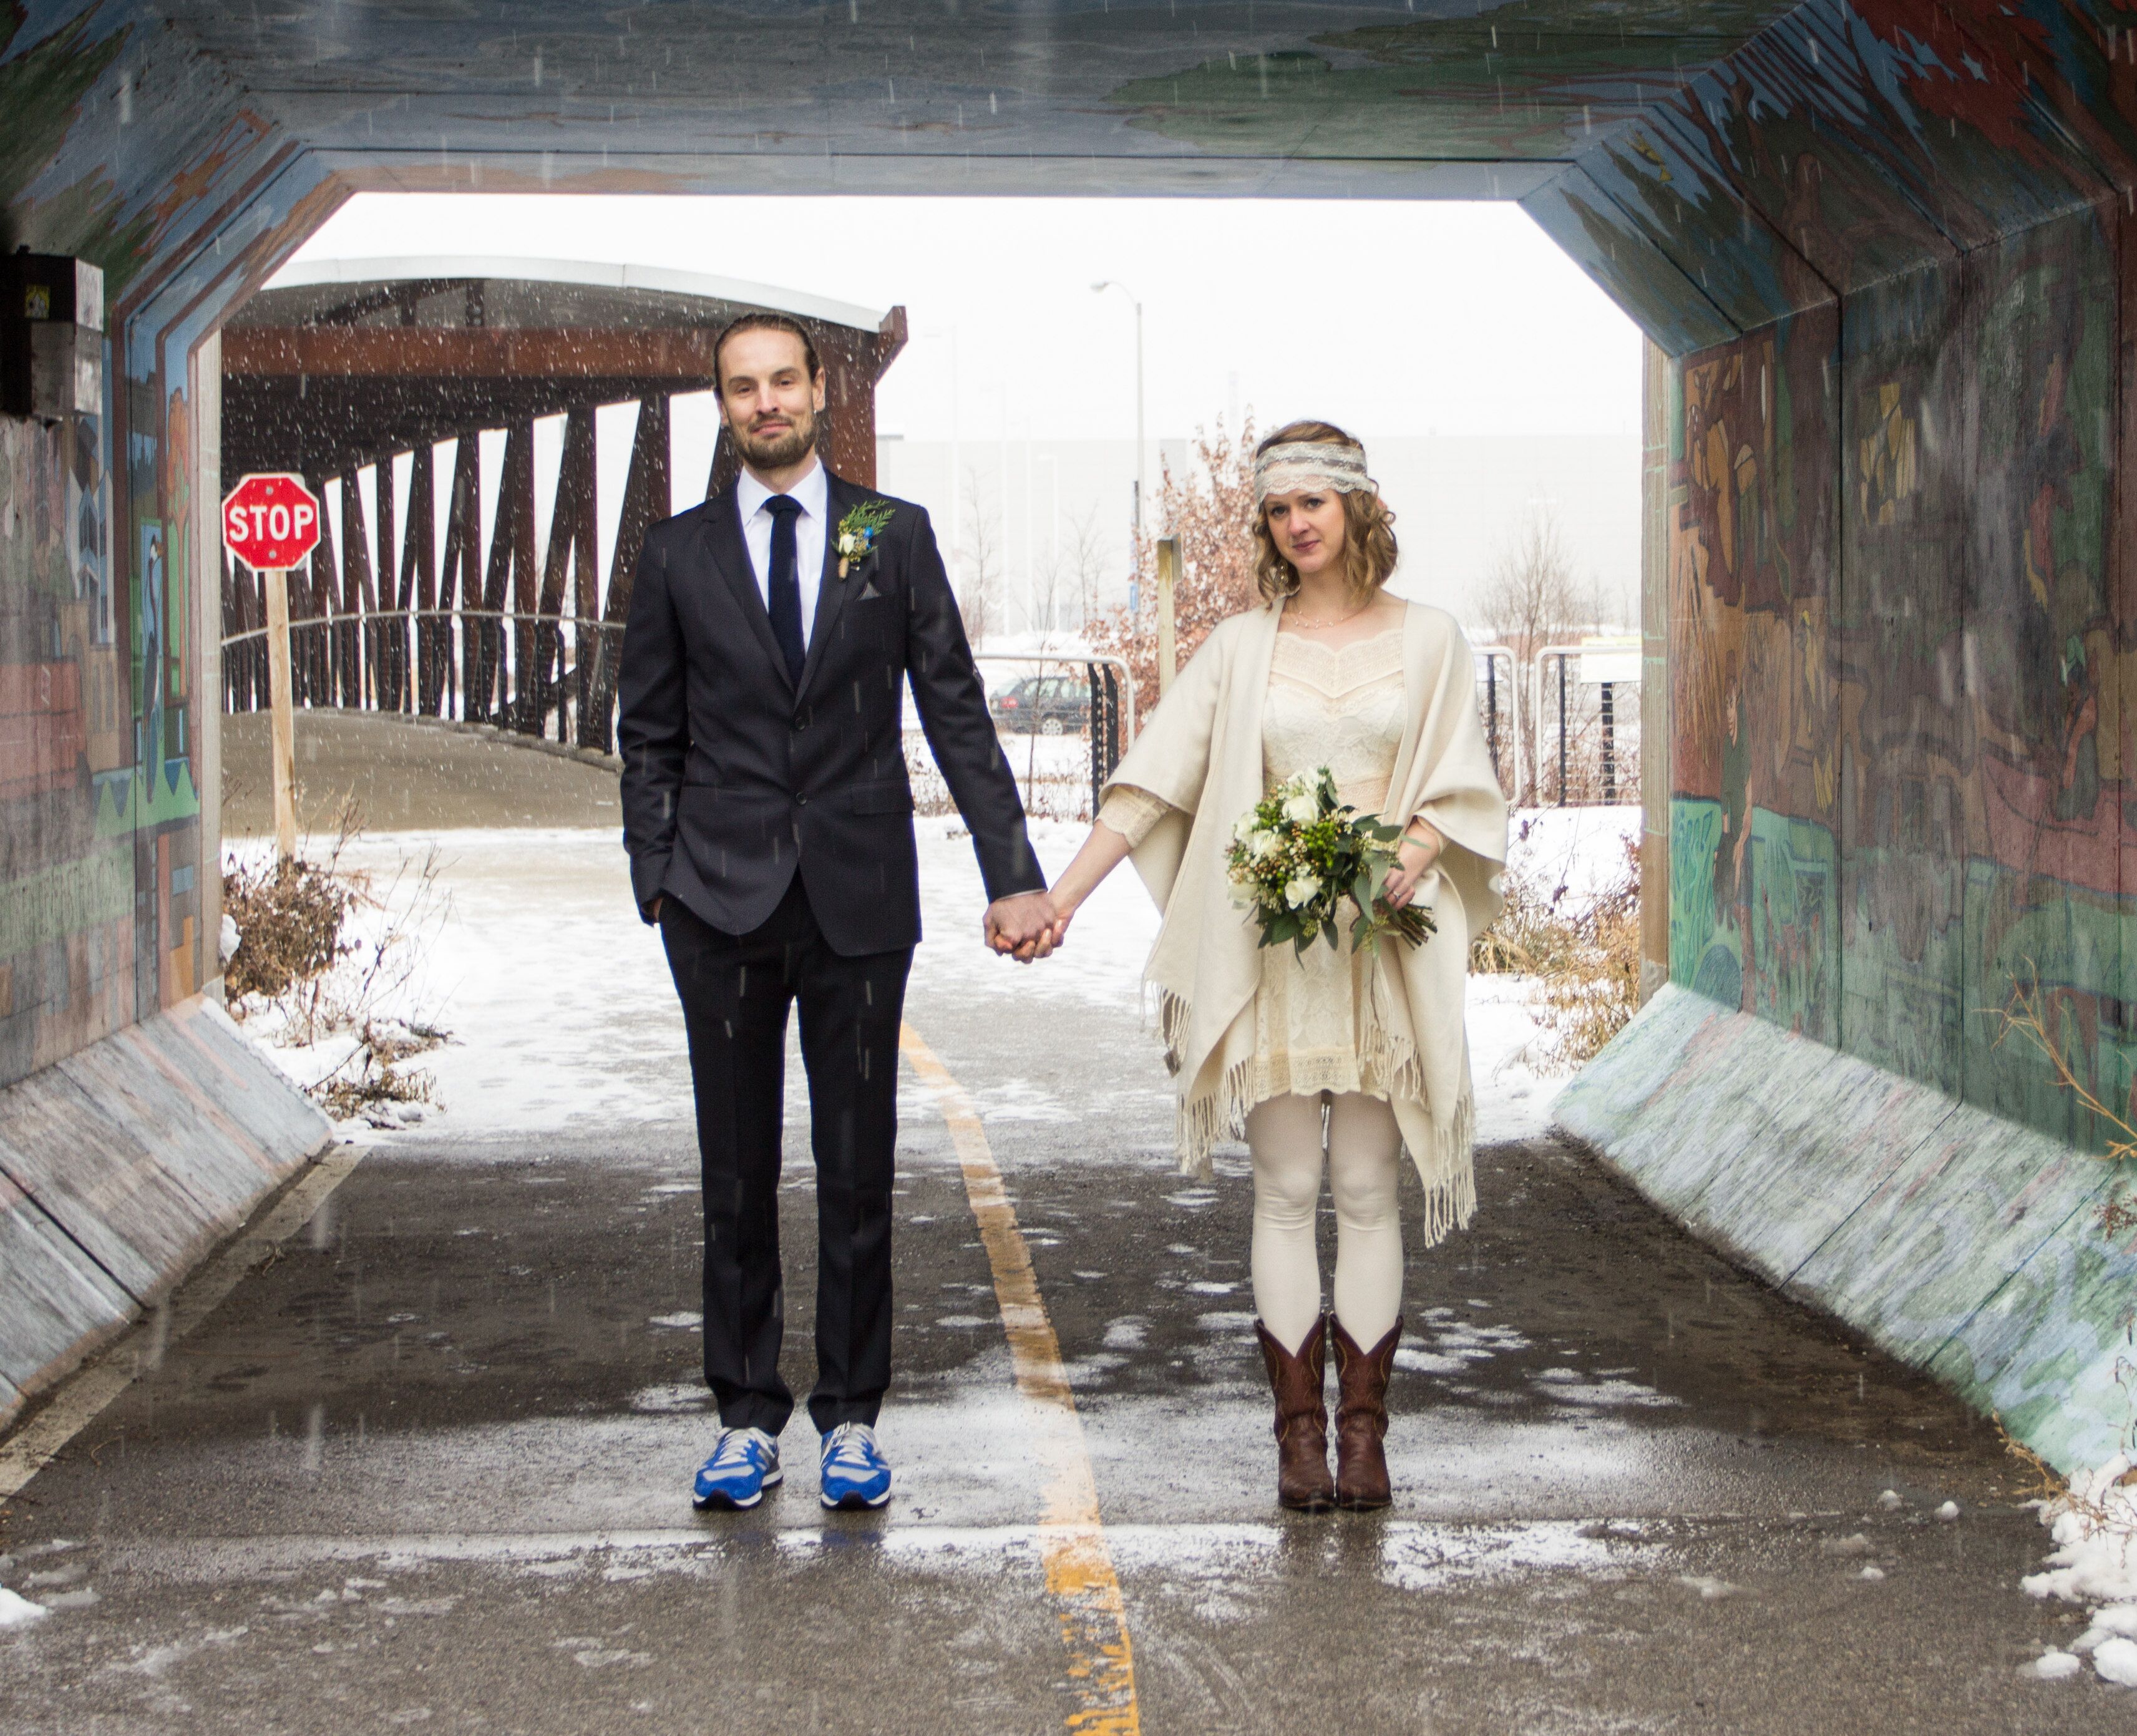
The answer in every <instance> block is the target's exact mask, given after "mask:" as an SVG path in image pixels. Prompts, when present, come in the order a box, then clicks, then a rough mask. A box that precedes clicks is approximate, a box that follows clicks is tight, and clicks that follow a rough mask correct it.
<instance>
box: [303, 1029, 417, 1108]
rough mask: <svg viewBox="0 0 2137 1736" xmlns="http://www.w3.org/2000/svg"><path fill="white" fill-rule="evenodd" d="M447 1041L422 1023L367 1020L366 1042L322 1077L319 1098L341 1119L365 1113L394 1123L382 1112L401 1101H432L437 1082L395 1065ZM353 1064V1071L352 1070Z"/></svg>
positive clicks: (364, 1037)
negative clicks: (337, 1067)
mask: <svg viewBox="0 0 2137 1736" xmlns="http://www.w3.org/2000/svg"><path fill="white" fill-rule="evenodd" d="M444 1041H445V1033H444V1032H443V1031H437V1030H434V1029H432V1028H431V1027H430V1026H424V1025H412V1026H411V1025H403V1024H401V1023H400V1022H398V1021H395V1020H387V1021H385V1022H381V1021H378V1020H376V1019H366V1020H365V1021H364V1022H363V1041H362V1042H361V1043H360V1044H359V1045H358V1047H357V1050H356V1052H355V1053H354V1054H353V1055H352V1056H350V1057H349V1059H348V1062H347V1063H345V1064H344V1065H343V1067H342V1068H341V1069H340V1070H338V1071H337V1072H336V1073H334V1074H333V1075H330V1076H329V1077H328V1078H327V1079H325V1080H322V1081H321V1090H320V1094H319V1095H320V1101H322V1102H323V1103H324V1104H325V1105H326V1108H327V1113H328V1114H330V1115H332V1116H333V1118H334V1119H336V1120H338V1121H346V1120H348V1119H352V1118H353V1117H357V1116H362V1117H363V1118H365V1119H370V1120H375V1121H383V1122H386V1123H391V1122H393V1121H395V1120H397V1119H399V1118H398V1117H396V1116H393V1115H392V1114H386V1115H384V1116H381V1115H380V1114H379V1113H378V1112H379V1111H380V1110H382V1109H386V1108H387V1105H392V1104H400V1103H428V1102H429V1101H430V1100H431V1085H432V1084H433V1080H431V1075H429V1074H427V1073H420V1072H415V1071H406V1072H404V1071H402V1070H399V1069H398V1067H397V1065H396V1064H397V1063H398V1062H401V1061H406V1060H407V1059H408V1058H409V1056H412V1055H421V1054H422V1053H423V1052H424V1051H426V1050H428V1049H435V1048H436V1047H437V1046H439V1045H440V1044H441V1043H442V1042H444ZM352 1068H353V1069H354V1072H353V1074H352V1073H351V1071H350V1070H351V1069H352Z"/></svg>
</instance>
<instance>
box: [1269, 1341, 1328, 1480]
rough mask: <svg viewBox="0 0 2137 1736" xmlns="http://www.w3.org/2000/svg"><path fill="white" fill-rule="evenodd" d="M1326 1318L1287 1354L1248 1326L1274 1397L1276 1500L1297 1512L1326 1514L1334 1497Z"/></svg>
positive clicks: (1278, 1345) (1280, 1347)
mask: <svg viewBox="0 0 2137 1736" xmlns="http://www.w3.org/2000/svg"><path fill="white" fill-rule="evenodd" d="M1327 1324H1328V1323H1327V1319H1326V1316H1325V1315H1324V1316H1322V1318H1321V1319H1317V1320H1316V1321H1315V1322H1314V1323H1313V1329H1312V1331H1311V1332H1310V1333H1308V1334H1307V1335H1306V1342H1305V1343H1302V1344H1301V1345H1300V1346H1299V1347H1298V1348H1297V1350H1295V1351H1292V1350H1287V1349H1285V1348H1283V1345H1281V1344H1279V1343H1277V1341H1276V1340H1275V1339H1273V1338H1272V1337H1271V1336H1270V1335H1269V1329H1268V1327H1266V1326H1264V1325H1263V1324H1262V1323H1261V1322H1260V1321H1259V1320H1257V1321H1255V1322H1254V1335H1255V1336H1256V1337H1257V1338H1258V1339H1260V1340H1261V1341H1262V1359H1263V1361H1264V1362H1266V1363H1268V1377H1269V1385H1270V1386H1271V1387H1273V1388H1274V1389H1275V1392H1276V1498H1277V1499H1278V1501H1279V1502H1280V1503H1281V1504H1283V1505H1284V1506H1286V1507H1289V1508H1292V1509H1295V1510H1296V1511H1297V1512H1300V1513H1326V1511H1327V1510H1328V1507H1329V1504H1330V1503H1331V1502H1332V1501H1333V1500H1334V1499H1335V1498H1336V1485H1335V1484H1334V1483H1333V1482H1332V1481H1331V1480H1330V1478H1329V1475H1328V1406H1327V1402H1326V1400H1325V1399H1324V1398H1323V1397H1322V1381H1323V1380H1324V1378H1326V1370H1327V1367H1328V1334H1327Z"/></svg>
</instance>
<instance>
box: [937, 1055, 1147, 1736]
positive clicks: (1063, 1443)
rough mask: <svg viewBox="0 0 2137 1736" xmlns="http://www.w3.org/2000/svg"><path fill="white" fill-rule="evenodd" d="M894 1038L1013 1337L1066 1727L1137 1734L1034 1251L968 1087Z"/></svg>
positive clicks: (1092, 1492) (1109, 1583) (1070, 1397)
mask: <svg viewBox="0 0 2137 1736" xmlns="http://www.w3.org/2000/svg"><path fill="white" fill-rule="evenodd" d="M898 1046H899V1047H900V1048H902V1049H903V1051H905V1058H906V1060H907V1061H909V1062H911V1063H912V1065H913V1071H914V1072H915V1073H917V1074H918V1075H919V1076H920V1082H921V1083H922V1085H926V1086H927V1088H928V1089H929V1090H931V1091H932V1092H933V1093H934V1095H935V1106H936V1108H937V1109H938V1110H940V1111H941V1113H942V1121H943V1124H944V1125H945V1126H947V1128H948V1129H949V1130H950V1139H951V1143H952V1144H953V1145H954V1146H955V1147H956V1148H957V1161H958V1163H959V1164H960V1165H961V1167H962V1168H963V1170H964V1173H965V1197H966V1200H968V1201H969V1202H971V1207H972V1216H973V1217H974V1218H975V1219H976V1220H977V1221H978V1223H979V1226H980V1241H981V1243H982V1244H983V1245H984V1246H985V1247H986V1251H987V1261H988V1264H989V1265H991V1266H992V1267H993V1268H994V1278H995V1300H996V1302H997V1303H999V1304H1000V1308H1001V1317H1002V1327H1003V1329H1004V1330H1005V1332H1006V1333H1007V1334H1009V1348H1010V1361H1011V1363H1013V1365H1014V1366H1015V1370H1016V1389H1017V1391H1018V1392H1020V1394H1021V1395H1022V1396H1023V1398H1024V1402H1025V1411H1026V1413H1027V1414H1028V1416H1029V1417H1030V1423H1031V1429H1032V1434H1033V1442H1032V1457H1033V1459H1034V1461H1035V1462H1036V1463H1037V1464H1038V1465H1039V1468H1040V1470H1041V1472H1042V1474H1043V1475H1044V1478H1045V1483H1044V1488H1043V1490H1042V1492H1041V1494H1040V1496H1039V1559H1040V1560H1041V1561H1042V1562H1043V1563H1044V1564H1045V1568H1046V1592H1047V1596H1048V1597H1049V1598H1051V1599H1052V1600H1053V1602H1054V1608H1055V1611H1056V1612H1057V1614H1058V1616H1059V1619H1060V1622H1061V1638H1062V1642H1063V1644H1064V1645H1065V1646H1067V1647H1068V1649H1069V1687H1070V1690H1071V1691H1072V1692H1073V1695H1075V1698H1076V1701H1077V1709H1076V1710H1075V1711H1073V1712H1072V1713H1071V1714H1069V1719H1068V1727H1069V1729H1070V1730H1072V1731H1073V1732H1075V1733H1076V1736H1140V1733H1141V1731H1142V1714H1141V1713H1140V1712H1139V1711H1138V1710H1137V1706H1136V1686H1135V1656H1134V1653H1133V1651H1132V1650H1131V1648H1130V1646H1129V1644H1128V1620H1127V1607H1125V1606H1124V1605H1123V1604H1122V1601H1121V1585H1120V1581H1119V1580H1118V1579H1117V1578H1115V1577H1114V1575H1113V1558H1112V1552H1111V1551H1109V1550H1108V1549H1107V1547H1106V1534H1105V1531H1104V1529H1103V1527H1102V1526H1101V1524H1099V1520H1098V1483H1097V1481H1096V1480H1095V1479H1094V1478H1093V1476H1092V1475H1091V1458H1090V1455H1089V1454H1088V1452H1087V1451H1085V1450H1084V1446H1083V1422H1082V1421H1081V1419H1079V1418H1078V1416H1077V1414H1076V1395H1075V1394H1074V1393H1073V1392H1072V1391H1070V1390H1069V1376H1068V1372H1067V1370H1065V1369H1064V1368H1063V1367H1062V1366H1061V1345H1060V1342H1059V1340H1058V1339H1056V1338H1055V1337H1054V1323H1053V1321H1052V1320H1050V1319H1048V1318H1047V1314H1046V1304H1045V1302H1044V1300H1043V1299H1042V1298H1041V1297H1040V1295H1039V1279H1038V1275H1036V1274H1035V1273H1034V1272H1033V1270H1032V1269H1031V1252H1030V1249H1028V1248H1027V1247H1026V1246H1025V1241H1024V1232H1023V1231H1021V1230H1020V1229H1019V1228H1018V1227H1017V1223H1016V1208H1015V1207H1014V1206H1013V1205H1011V1204H1010V1198H1009V1193H1008V1191H1007V1190H1006V1189H1005V1188H1004V1187H1003V1186H1002V1176H1001V1171H1000V1169H998V1168H995V1157H994V1152H993V1150H992V1149H991V1148H990V1147H989V1145H988V1144H987V1135H986V1129H984V1128H983V1127H981V1124H980V1118H979V1114H978V1112H977V1111H976V1109H973V1107H972V1100H971V1098H970V1097H968V1096H966V1095H965V1088H964V1087H963V1086H962V1085H959V1084H958V1083H957V1080H956V1079H955V1078H954V1077H953V1076H952V1075H951V1072H950V1070H949V1069H948V1068H947V1067H946V1066H944V1065H942V1062H941V1061H937V1059H936V1058H935V1052H934V1051H932V1049H930V1048H929V1047H928V1046H927V1044H926V1043H924V1042H922V1041H921V1038H920V1033H919V1032H918V1031H915V1030H914V1029H913V1027H912V1026H910V1025H907V1026H904V1027H903V1029H902V1030H901V1031H900V1032H899V1037H898Z"/></svg>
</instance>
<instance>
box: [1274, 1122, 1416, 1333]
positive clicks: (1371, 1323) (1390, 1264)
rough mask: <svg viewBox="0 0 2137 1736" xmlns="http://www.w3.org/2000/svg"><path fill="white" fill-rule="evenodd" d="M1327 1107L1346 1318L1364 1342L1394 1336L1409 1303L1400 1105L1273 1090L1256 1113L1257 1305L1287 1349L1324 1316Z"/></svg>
mask: <svg viewBox="0 0 2137 1736" xmlns="http://www.w3.org/2000/svg"><path fill="white" fill-rule="evenodd" d="M1324 1107H1325V1109H1326V1115H1327V1137H1326V1147H1325V1149H1326V1159H1327V1167H1328V1185H1329V1189H1330V1191H1331V1192H1332V1193H1333V1194H1334V1195H1335V1198H1336V1319H1339V1320H1341V1322H1342V1323H1343V1329H1344V1330H1345V1331H1346V1332H1347V1333H1349V1334H1351V1338H1352V1339H1354V1340H1355V1341H1356V1343H1357V1344H1358V1345H1359V1347H1360V1348H1361V1349H1367V1350H1370V1348H1372V1347H1373V1346H1374V1345H1375V1344H1377V1343H1380V1340H1381V1339H1383V1338H1385V1337H1386V1336H1387V1332H1388V1329H1389V1328H1390V1327H1391V1326H1393V1325H1394V1324H1395V1316H1396V1315H1397V1314H1400V1312H1401V1310H1402V1277H1403V1262H1402V1220H1401V1218H1400V1216H1398V1214H1397V1211H1396V1196H1395V1178H1396V1174H1397V1165H1398V1163H1399V1162H1400V1158H1401V1154H1402V1134H1401V1133H1400V1130H1399V1129H1397V1127H1396V1125H1395V1111H1394V1110H1393V1109H1390V1108H1389V1107H1388V1105H1387V1104H1386V1103H1385V1101H1384V1100H1381V1099H1380V1098H1378V1097H1369V1096H1367V1095H1365V1094H1364V1093H1363V1092H1361V1091H1335V1092H1322V1093H1320V1094H1319V1095H1315V1096H1312V1097H1298V1096H1284V1097H1271V1098H1268V1099H1265V1100H1263V1101H1262V1102H1260V1103H1258V1104H1256V1105H1254V1107H1253V1109H1250V1110H1249V1111H1248V1114H1247V1146H1248V1148H1249V1150H1250V1151H1251V1152H1252V1153H1253V1160H1254V1238H1253V1280H1254V1307H1255V1308H1256V1309H1257V1310H1258V1312H1259V1313H1260V1314H1261V1317H1262V1324H1263V1325H1264V1326H1266V1327H1268V1329H1269V1331H1270V1332H1271V1334H1273V1335H1274V1337H1275V1338H1276V1339H1277V1341H1278V1343H1281V1344H1282V1345H1283V1347H1284V1348H1285V1349H1287V1350H1296V1349H1297V1348H1298V1346H1299V1344H1300V1343H1301V1342H1302V1341H1303V1340H1304V1339H1305V1337H1306V1335H1307V1333H1308V1332H1310V1331H1311V1330H1312V1327H1313V1323H1314V1322H1315V1321H1316V1320H1317V1319H1319V1318H1320V1317H1321V1261H1320V1259H1319V1256H1318V1255H1317V1253H1316V1251H1315V1249H1314V1243H1313V1221H1314V1217H1315V1214H1316V1213H1317V1212H1318V1211H1319V1210H1320V1207H1321V1169H1322V1153H1323V1150H1324V1146H1323V1143H1322V1111H1323V1109H1324Z"/></svg>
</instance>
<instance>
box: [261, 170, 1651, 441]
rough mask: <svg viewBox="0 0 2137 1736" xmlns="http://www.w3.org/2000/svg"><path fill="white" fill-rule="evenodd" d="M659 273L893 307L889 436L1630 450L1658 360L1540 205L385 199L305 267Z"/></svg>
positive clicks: (350, 210)
mask: <svg viewBox="0 0 2137 1736" xmlns="http://www.w3.org/2000/svg"><path fill="white" fill-rule="evenodd" d="M423 253H432V254H462V255H465V254H504V255H518V256H528V257H536V258H569V259H587V260H600V261H617V262H626V263H632V264H640V265H650V266H666V267H669V268H671V269H674V270H679V271H702V272H707V273H710V274H713V275H716V276H725V277H736V278H743V279H748V280H754V281H756V282H759V283H766V284H775V285H784V286H786V287H789V288H792V289H796V290H804V291H807V292H809V293H811V294H815V295H826V296H831V297H834V298H836V299H839V300H845V301H851V302H857V303H859V304H860V305H864V306H867V307H872V308H876V309H882V308H887V307H888V306H890V305H892V304H893V303H895V302H903V304H904V305H905V307H906V310H907V312H908V315H909V317H910V319H911V322H912V333H913V341H912V345H911V347H910V348H909V349H908V350H907V351H906V353H905V354H904V356H903V357H902V358H900V359H899V361H898V364H897V365H896V366H895V367H894V368H892V370H891V372H890V373H889V375H888V378H886V379H885V381H884V386H883V390H882V393H881V396H880V398H879V406H880V410H879V427H880V429H881V430H882V432H885V433H888V434H898V435H903V436H905V437H906V438H907V439H908V440H915V441H927V440H947V439H949V438H950V437H951V436H952V414H953V411H952V391H951V380H952V348H953V344H952V334H953V333H954V334H955V339H954V349H955V353H956V354H955V376H956V379H957V392H956V394H955V411H954V414H955V417H956V420H957V428H956V431H955V432H957V434H958V435H959V436H961V438H962V439H964V440H966V441H987V440H999V439H1001V438H1003V437H1005V436H1006V437H1008V438H1011V439H1015V440H1023V439H1026V438H1034V439H1039V440H1048V439H1055V440H1061V439H1068V440H1074V439H1094V438H1095V439H1104V438H1115V439H1117V438H1122V437H1131V436H1132V435H1133V433H1134V430H1135V325H1134V315H1133V313H1132V310H1131V309H1130V307H1129V305H1128V302H1127V299H1126V298H1125V297H1124V296H1122V295H1121V294H1120V293H1119V292H1118V291H1108V292H1107V293H1106V294H1105V295H1094V294H1093V292H1092V290H1091V287H1090V286H1091V285H1092V283H1093V281H1095V280H1100V279H1106V278H1115V279H1118V280H1120V281H1122V283H1124V284H1126V285H1128V286H1129V287H1130V288H1131V289H1132V290H1134V292H1135V293H1136V294H1137V295H1140V296H1141V297H1142V302H1143V308H1144V315H1143V318H1144V346H1145V367H1146V395H1147V415H1148V422H1149V427H1148V432H1149V436H1150V437H1151V439H1153V440H1156V439H1160V438H1164V437H1168V436H1177V435H1181V434H1185V433H1188V432H1191V431H1192V430H1193V429H1194V428H1195V427H1196V426H1198V425H1201V424H1206V423H1209V422H1211V421H1213V420H1214V419H1215V417H1218V416H1219V415H1224V414H1226V413H1227V412H1234V411H1237V410H1240V409H1244V408H1248V407H1251V408H1252V409H1253V412H1254V413H1255V415H1256V417H1257V419H1258V421H1259V422H1260V423H1261V424H1262V426H1263V427H1269V426H1271V425H1272V424H1273V423H1274V422H1277V421H1279V420H1286V419H1288V418H1291V417H1297V416H1307V415H1314V416H1321V417H1326V418H1328V419H1329V420H1331V421H1333V422H1339V423H1341V424H1342V425H1343V426H1345V427H1347V428H1348V429H1350V431H1351V432H1352V433H1354V434H1356V436H1359V437H1360V438H1361V439H1362V440H1364V441H1365V442H1366V444H1367V446H1368V447H1369V448H1370V445H1371V442H1372V441H1373V439H1374V437H1375V435H1381V436H1386V435H1404V434H1429V433H1434V432H1437V433H1441V434H1462V433H1479V434H1521V433H1555V434H1633V433H1637V432H1638V426H1639V401H1640V375H1639V367H1640V342H1639V334H1638V331H1637V329H1635V328H1634V327H1633V324H1631V323H1630V322H1629V321H1628V320H1627V319H1625V317H1624V316H1623V315H1622V314H1620V313H1619V312H1618V310H1616V309H1615V308H1614V306H1613V305H1611V303H1610V302H1609V300H1606V299H1605V298H1604V295H1603V294H1602V292H1601V291H1600V290H1597V289H1596V288H1595V287H1594V285H1592V284H1591V283H1590V282H1589V280H1588V279H1587V278H1586V277H1584V276H1583V275H1582V274H1581V273H1580V271H1578V270H1576V269H1575V267H1574V266H1573V265H1572V263H1571V262H1570V261H1569V260H1567V258H1566V257H1565V255H1564V254H1562V253H1561V252H1560V251H1559V250H1558V248H1557V247H1556V246H1554V245H1553V244H1552V243H1551V242H1550V241H1549V240H1548V239H1547V238H1546V237H1545V236H1544V234H1543V232H1541V230H1539V229H1537V228H1536V226H1535V225H1534V224H1532V223H1531V222H1530V221H1529V220H1528V218H1527V217H1526V216H1524V215H1523V214H1522V212H1521V210H1520V208H1519V207H1516V206H1514V205H1511V204H1500V205H1448V204H1424V203H1407V202H1388V203H1378V202H1374V203H1366V202H1356V201H1336V200H1325V201H1237V200H1215V199H1212V200H1188V199H1036V198H1031V199H973V198H865V199H864V198H850V199H848V198H819V199H806V198H791V199H768V198H733V199H719V198H655V197H599V198H591V197H527V196H524V195H499V196H495V197H483V196H478V195H470V194H465V193H455V194H450V195H441V196H435V197H431V196H411V195H406V194H367V195H362V196H359V197H357V198H354V199H353V200H351V201H350V202H348V204H347V205H345V206H343V207H342V209H341V211H340V212H338V213H337V214H336V216H335V217H333V219H332V220H331V221H330V222H329V223H328V224H327V225H326V227H324V229H323V230H321V231H320V232H319V234H318V235H316V236H315V237H313V239H312V240H311V241H310V242H309V243H308V244H307V246H306V247H305V248H304V254H303V257H304V258H308V259H315V258H337V257H338V258H360V257H364V256H400V255H407V254H423Z"/></svg>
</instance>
